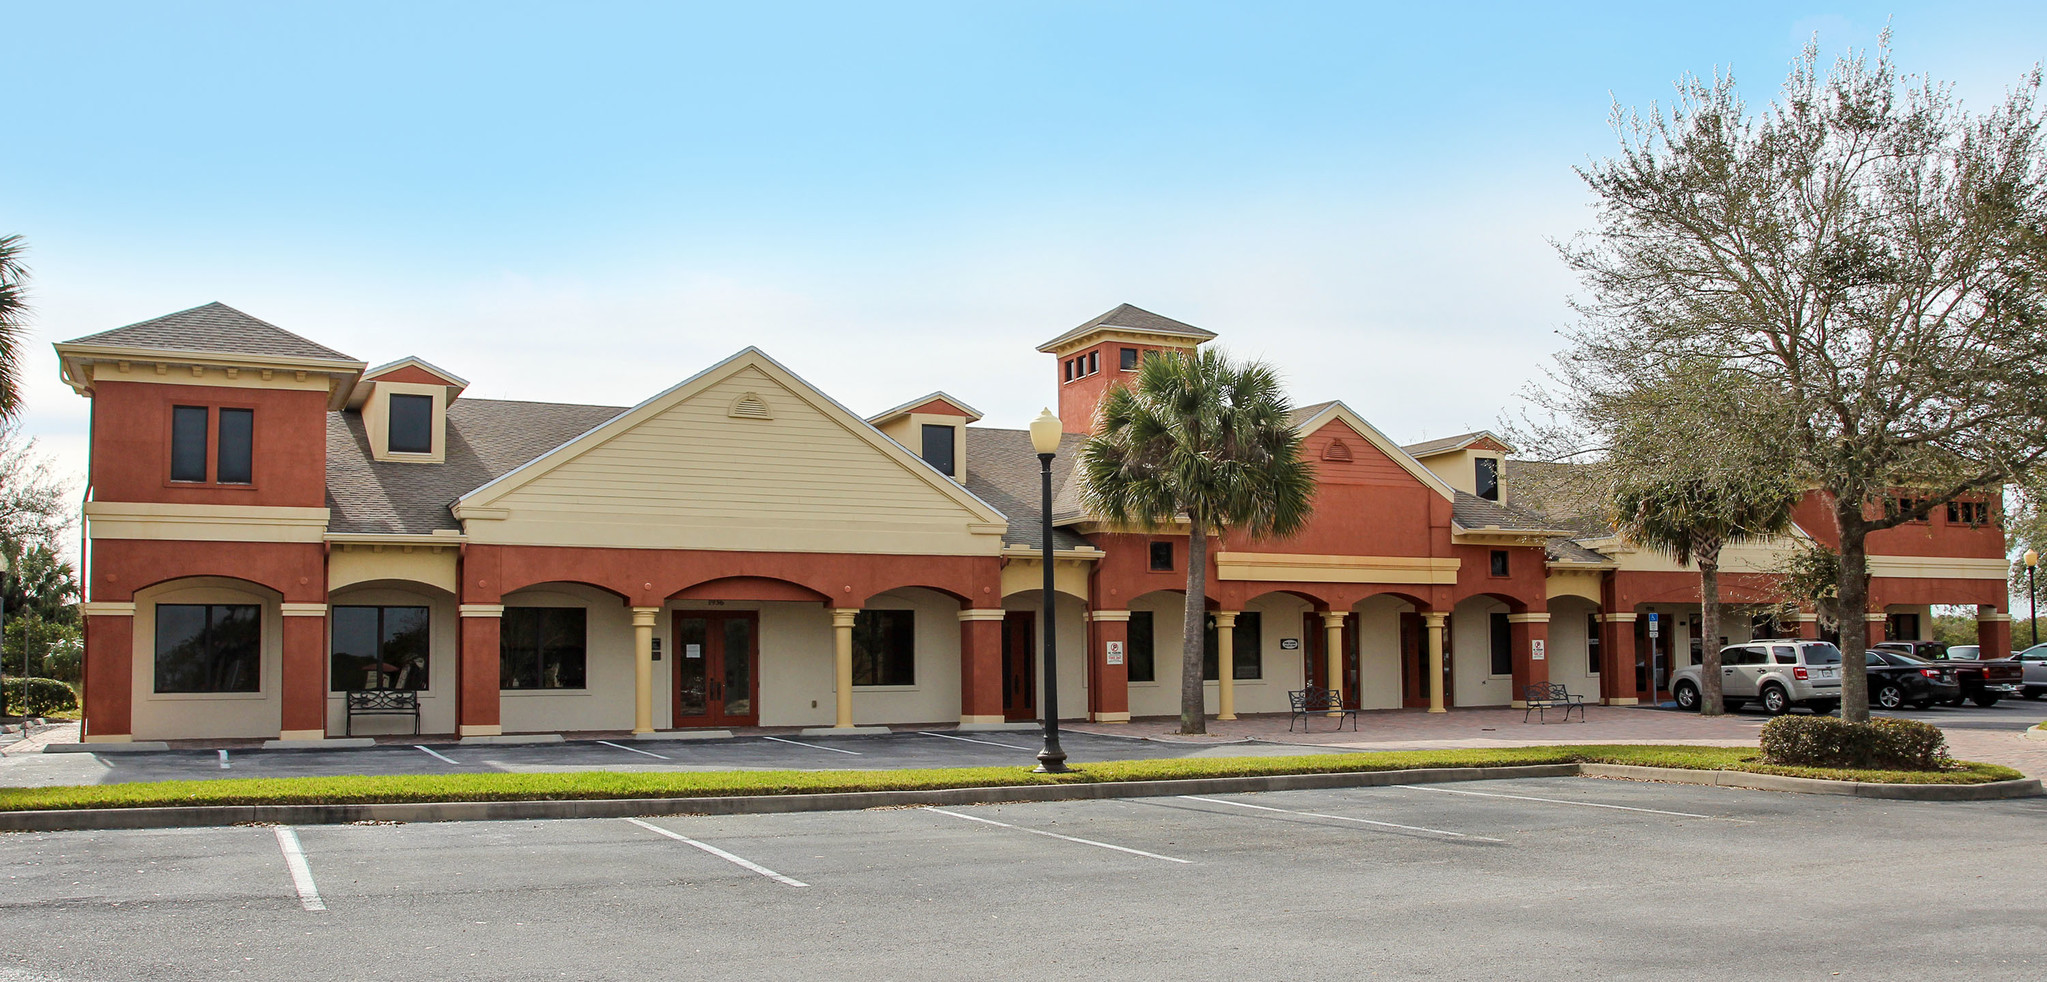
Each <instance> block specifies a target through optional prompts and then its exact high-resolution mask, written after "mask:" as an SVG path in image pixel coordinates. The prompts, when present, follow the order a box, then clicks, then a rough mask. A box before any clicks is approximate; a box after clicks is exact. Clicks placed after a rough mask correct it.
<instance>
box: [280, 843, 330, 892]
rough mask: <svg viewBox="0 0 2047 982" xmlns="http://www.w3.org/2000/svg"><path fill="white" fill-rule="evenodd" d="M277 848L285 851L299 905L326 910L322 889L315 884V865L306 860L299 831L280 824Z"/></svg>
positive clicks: (286, 864)
mask: <svg viewBox="0 0 2047 982" xmlns="http://www.w3.org/2000/svg"><path fill="white" fill-rule="evenodd" d="M277 848H278V849H280V850H282V851H283V852H284V866H285V868H286V869H288V870H290V871H291V885H292V887H293V888H295V889H297V890H298V893H299V906H301V907H304V908H305V909H307V910H309V911H322V910H326V909H327V904H326V902H324V901H322V900H321V899H320V889H319V887H317V886H315V885H314V884H313V867H312V866H311V865H310V864H308V863H307V862H306V850H305V848H304V847H303V846H301V845H299V834H298V832H296V831H295V830H293V829H292V827H291V826H289V825H280V826H278V827H277Z"/></svg>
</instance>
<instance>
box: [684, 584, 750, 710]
mask: <svg viewBox="0 0 2047 982" xmlns="http://www.w3.org/2000/svg"><path fill="white" fill-rule="evenodd" d="M674 651H675V656H674V664H675V725H676V726H677V727H690V726H757V725H759V723H760V615H759V614H757V613H755V612H753V611H732V612H730V613H727V612H723V611H720V612H718V613H697V612H694V611H690V612H681V611H678V612H677V613H676V614H675V649H674Z"/></svg>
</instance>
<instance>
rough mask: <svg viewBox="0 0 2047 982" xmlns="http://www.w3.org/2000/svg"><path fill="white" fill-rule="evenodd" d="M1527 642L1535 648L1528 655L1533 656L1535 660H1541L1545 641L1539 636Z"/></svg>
mask: <svg viewBox="0 0 2047 982" xmlns="http://www.w3.org/2000/svg"><path fill="white" fill-rule="evenodd" d="M1528 643H1529V644H1530V645H1533V646H1534V649H1535V650H1534V651H1533V652H1531V653H1530V656H1531V657H1533V658H1534V659H1535V660H1536V661H1541V660H1542V657H1543V648H1544V647H1545V646H1546V643H1545V642H1544V641H1543V640H1542V639H1541V638H1537V639H1535V640H1533V641H1530V642H1528Z"/></svg>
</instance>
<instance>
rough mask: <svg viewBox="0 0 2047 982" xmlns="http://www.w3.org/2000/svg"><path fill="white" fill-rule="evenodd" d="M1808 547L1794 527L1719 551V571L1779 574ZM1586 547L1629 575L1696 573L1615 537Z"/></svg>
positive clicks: (1659, 553)
mask: <svg viewBox="0 0 2047 982" xmlns="http://www.w3.org/2000/svg"><path fill="white" fill-rule="evenodd" d="M1811 544H1812V540H1811V538H1810V537H1808V536H1807V535H1806V534H1805V531H1804V530H1803V529H1796V528H1794V529H1793V531H1792V534H1790V535H1783V536H1772V537H1770V538H1767V539H1760V540H1755V541H1750V542H1739V543H1731V544H1729V545H1727V546H1725V547H1722V548H1721V550H1720V572H1722V573H1772V574H1781V573H1783V572H1784V571H1785V570H1786V569H1787V568H1789V565H1790V562H1791V560H1792V558H1793V557H1795V556H1796V555H1797V554H1798V553H1799V552H1800V551H1801V550H1803V549H1805V548H1807V547H1809V546H1810V545H1811ZM1586 545H1587V546H1589V547H1591V548H1593V549H1595V550H1597V551H1599V552H1601V553H1603V554H1605V555H1606V556H1608V557H1610V558H1612V559H1613V561H1614V562H1615V563H1617V564H1618V565H1619V567H1620V568H1621V569H1623V570H1627V571H1630V572H1637V573H1697V572H1698V567H1697V566H1693V565H1690V564H1685V565H1679V564H1678V562H1677V561H1676V560H1674V559H1672V558H1670V556H1668V555H1666V554H1664V553H1662V552H1660V551H1657V550H1655V549H1644V548H1641V547H1639V546H1633V545H1629V544H1628V543H1626V542H1623V541H1621V540H1620V539H1618V538H1614V539H1600V540H1597V541H1593V542H1588V543H1586Z"/></svg>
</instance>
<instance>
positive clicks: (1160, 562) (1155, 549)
mask: <svg viewBox="0 0 2047 982" xmlns="http://www.w3.org/2000/svg"><path fill="white" fill-rule="evenodd" d="M1151 568H1152V570H1153V571H1154V572H1166V571H1168V570H1171V569H1172V568H1173V544H1172V543H1170V542H1154V543H1152V544H1151Z"/></svg>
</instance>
